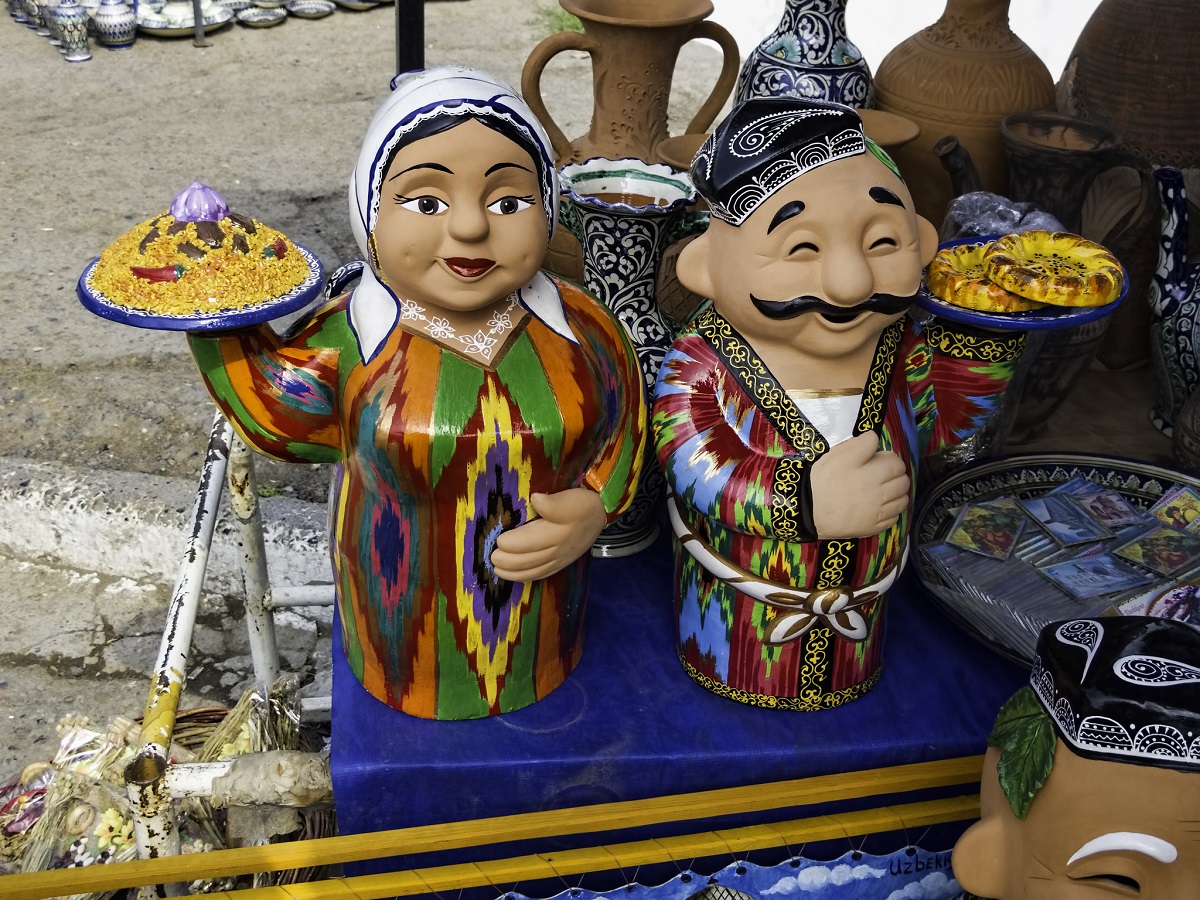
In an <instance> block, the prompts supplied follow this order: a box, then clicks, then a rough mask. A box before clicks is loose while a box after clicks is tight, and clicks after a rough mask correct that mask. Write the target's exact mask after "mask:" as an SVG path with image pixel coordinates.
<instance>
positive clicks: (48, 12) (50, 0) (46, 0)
mask: <svg viewBox="0 0 1200 900" xmlns="http://www.w3.org/2000/svg"><path fill="white" fill-rule="evenodd" d="M57 6H58V0H37V8H38V15H37V28H36V29H35V32H36V33H37V34H39V35H41V36H42V37H48V38H52V40H51V43H54V41H55V40H58V39H59V38H58V36H57V35H56V34H54V29H55V22H54V10H55V8H56V7H57Z"/></svg>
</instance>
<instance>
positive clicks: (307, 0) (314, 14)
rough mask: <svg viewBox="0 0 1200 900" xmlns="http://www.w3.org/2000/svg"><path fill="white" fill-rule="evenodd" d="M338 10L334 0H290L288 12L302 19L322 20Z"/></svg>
mask: <svg viewBox="0 0 1200 900" xmlns="http://www.w3.org/2000/svg"><path fill="white" fill-rule="evenodd" d="M336 8H337V5H336V4H335V3H334V2H333V0H288V5H287V11H288V12H290V13H291V14H292V15H293V16H298V17H299V18H301V19H320V18H323V17H324V16H327V15H329V14H330V13H331V12H333V11H334V10H335V9H336Z"/></svg>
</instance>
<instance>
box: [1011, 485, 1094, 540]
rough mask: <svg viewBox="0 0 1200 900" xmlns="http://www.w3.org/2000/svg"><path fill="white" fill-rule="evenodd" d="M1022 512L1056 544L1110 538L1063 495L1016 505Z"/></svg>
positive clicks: (1033, 499)
mask: <svg viewBox="0 0 1200 900" xmlns="http://www.w3.org/2000/svg"><path fill="white" fill-rule="evenodd" d="M1020 504H1021V507H1022V509H1024V510H1025V512H1026V513H1027V514H1028V515H1029V516H1030V517H1031V518H1032V519H1033V520H1034V521H1035V522H1037V523H1038V524H1039V525H1041V526H1042V528H1044V529H1045V530H1046V532H1047V533H1048V534H1049V535H1050V536H1051V537H1052V538H1054V539H1055V540H1056V541H1058V542H1059V543H1060V544H1063V545H1067V544H1083V543H1094V542H1095V541H1102V540H1104V539H1105V538H1110V537H1112V532H1111V531H1110V530H1109V529H1107V528H1105V527H1104V526H1103V525H1101V524H1100V523H1099V522H1097V521H1095V520H1094V519H1093V518H1092V517H1091V516H1089V515H1088V514H1087V513H1085V512H1084V511H1083V510H1082V509H1080V508H1079V507H1078V506H1076V505H1075V503H1074V502H1072V500H1071V498H1070V497H1068V496H1066V495H1064V494H1046V495H1045V496H1043V497H1031V498H1029V499H1024V500H1021V501H1020Z"/></svg>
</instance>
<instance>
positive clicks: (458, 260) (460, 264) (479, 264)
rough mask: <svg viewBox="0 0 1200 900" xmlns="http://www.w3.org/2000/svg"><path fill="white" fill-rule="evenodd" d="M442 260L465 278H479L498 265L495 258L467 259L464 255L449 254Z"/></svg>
mask: <svg viewBox="0 0 1200 900" xmlns="http://www.w3.org/2000/svg"><path fill="white" fill-rule="evenodd" d="M442 262H444V263H445V264H446V265H447V266H449V267H450V270H451V271H452V272H454V273H455V274H457V275H461V276H462V277H463V278H478V277H479V276H480V275H482V274H483V273H485V272H487V271H488V270H489V269H491V268H492V266H494V265H496V261H495V260H494V259H467V258H466V257H464V256H447V257H445V258H444V259H443V260H442Z"/></svg>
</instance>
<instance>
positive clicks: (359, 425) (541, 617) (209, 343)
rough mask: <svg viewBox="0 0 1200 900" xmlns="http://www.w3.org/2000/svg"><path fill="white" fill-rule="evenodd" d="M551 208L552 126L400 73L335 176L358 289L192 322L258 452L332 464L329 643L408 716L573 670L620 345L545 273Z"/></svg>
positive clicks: (621, 422) (461, 86) (200, 355)
mask: <svg viewBox="0 0 1200 900" xmlns="http://www.w3.org/2000/svg"><path fill="white" fill-rule="evenodd" d="M557 203H558V182H557V176H556V171H555V168H554V165H553V163H552V161H551V148H550V143H549V140H548V139H547V138H546V135H545V133H544V132H543V130H542V128H541V126H540V125H538V123H537V120H536V119H535V118H534V117H533V115H532V114H531V113H530V111H529V109H528V107H527V106H526V105H525V104H524V103H523V102H522V101H521V100H520V98H519V97H517V96H516V95H514V94H513V92H512V91H511V89H510V88H508V87H506V86H505V85H503V84H501V83H499V82H497V81H495V80H494V79H492V78H491V77H490V76H488V75H486V74H484V73H482V72H479V71H476V70H471V69H463V68H458V67H445V68H438V69H431V70H428V71H424V72H417V73H413V74H410V75H406V76H403V77H402V78H401V79H399V82H398V84H397V85H396V88H395V90H394V91H393V93H392V95H391V96H390V97H389V98H388V99H387V100H386V101H385V102H384V104H383V106H382V107H381V108H380V110H379V112H378V113H376V115H375V118H374V119H373V120H372V122H371V125H370V127H369V129H368V132H367V136H366V140H365V141H364V142H363V147H362V152H361V154H360V156H359V158H358V163H357V165H356V166H355V168H354V172H353V175H352V176H351V180H350V212H351V223H352V226H353V229H354V233H355V236H356V238H357V240H358V243H359V246H360V247H361V248H362V251H363V253H364V254H365V255H366V258H367V260H368V261H369V263H370V265H369V268H368V270H366V271H364V274H363V279H362V281H361V283H360V284H359V286H358V287H357V288H356V289H355V290H354V291H353V293H351V294H349V295H346V296H343V297H340V298H338V299H336V300H334V301H333V302H331V303H330V304H329V305H327V306H326V307H325V308H323V309H321V310H320V311H319V312H317V313H316V315H315V316H314V317H312V319H311V320H309V321H308V322H307V323H306V324H304V325H303V326H302V327H300V328H299V330H297V331H295V333H294V334H293V335H292V336H291V337H290V338H288V339H287V340H280V339H277V338H276V337H274V335H273V333H272V332H271V331H270V330H269V329H268V328H266V327H259V328H255V329H252V330H246V331H238V332H232V333H225V334H223V335H220V336H217V337H208V336H203V335H199V334H194V335H192V336H191V345H192V349H193V352H194V354H195V357H196V360H197V362H198V364H199V366H200V369H201V372H202V373H203V375H204V378H205V381H206V382H207V384H208V387H209V389H210V390H211V392H212V394H213V396H214V397H215V398H216V400H217V402H218V404H219V405H220V406H221V408H222V410H223V411H224V412H225V414H226V415H227V416H229V418H230V419H231V421H232V422H233V423H234V424H235V425H236V427H237V428H238V431H239V433H241V434H242V435H243V436H244V437H245V439H246V441H247V442H248V443H249V444H250V445H251V446H253V447H255V448H256V449H258V450H260V451H261V452H264V453H266V454H268V455H271V456H275V457H278V458H281V459H286V460H294V461H299V462H334V463H338V464H339V469H338V478H337V483H336V485H335V487H334V491H333V496H332V498H331V510H332V530H333V534H332V540H331V545H332V552H333V561H334V565H335V569H336V576H337V589H338V610H339V615H340V621H341V625H342V639H343V646H344V649H345V653H346V658H347V660H348V662H349V664H350V667H351V668H352V669H353V671H354V673H355V674H356V675H357V676H358V678H359V679H360V680H361V681H362V684H363V686H364V687H365V688H366V689H367V690H368V691H369V692H370V693H371V694H373V695H374V696H376V697H378V698H379V699H380V700H382V701H383V702H385V703H387V704H389V705H391V706H394V707H396V708H399V709H402V710H404V711H405V712H408V713H412V714H413V715H417V716H424V717H430V718H449V719H463V718H475V717H480V716H487V715H492V714H496V713H502V712H506V711H509V710H514V709H517V708H520V707H522V706H526V705H528V704H529V703H532V702H533V701H534V700H537V699H539V698H540V697H542V696H544V695H545V694H547V693H548V692H550V691H551V690H553V689H554V688H555V687H556V686H557V685H559V684H560V683H561V682H562V681H563V680H564V678H566V676H567V675H568V674H569V673H570V672H571V670H572V669H573V668H574V666H575V664H576V662H577V661H578V660H579V657H580V653H581V651H582V647H583V644H582V632H581V629H582V625H583V614H584V603H585V600H586V598H587V584H588V579H587V573H588V559H589V557H588V555H587V552H586V551H587V550H588V548H589V547H590V546H591V544H592V541H593V540H594V539H595V537H596V535H597V534H598V533H599V532H600V529H601V528H602V527H603V526H604V525H605V524H606V523H607V522H609V521H611V520H613V519H614V518H616V516H617V514H618V513H619V512H620V511H621V510H622V509H623V508H624V507H625V506H626V505H627V503H628V502H629V500H630V497H631V496H632V492H633V488H634V485H635V484H636V482H637V476H638V469H639V466H640V460H641V449H642V445H643V440H644V434H643V424H642V423H643V420H644V416H645V401H644V399H643V395H644V392H643V389H642V387H641V374H640V370H639V368H638V363H637V359H636V357H635V356H634V355H633V350H632V349H631V347H630V346H629V344H628V341H627V339H626V338H625V335H624V331H623V329H622V328H621V326H620V325H619V324H618V323H617V322H616V320H615V319H613V318H612V317H611V315H610V314H609V313H608V312H607V310H606V309H605V308H604V307H603V306H601V305H600V304H599V303H598V302H597V301H596V300H595V299H594V298H592V297H591V296H590V295H588V294H586V293H584V292H583V291H582V290H580V289H579V288H577V287H574V286H572V285H570V284H567V283H564V282H560V281H557V280H555V279H553V278H551V277H549V276H547V275H546V274H544V273H542V272H540V271H539V270H538V266H539V265H540V263H541V260H542V259H543V258H544V256H545V252H546V246H547V242H548V240H549V235H550V232H551V230H552V227H553V225H552V223H553V222H554V221H555V211H556V207H557Z"/></svg>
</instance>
